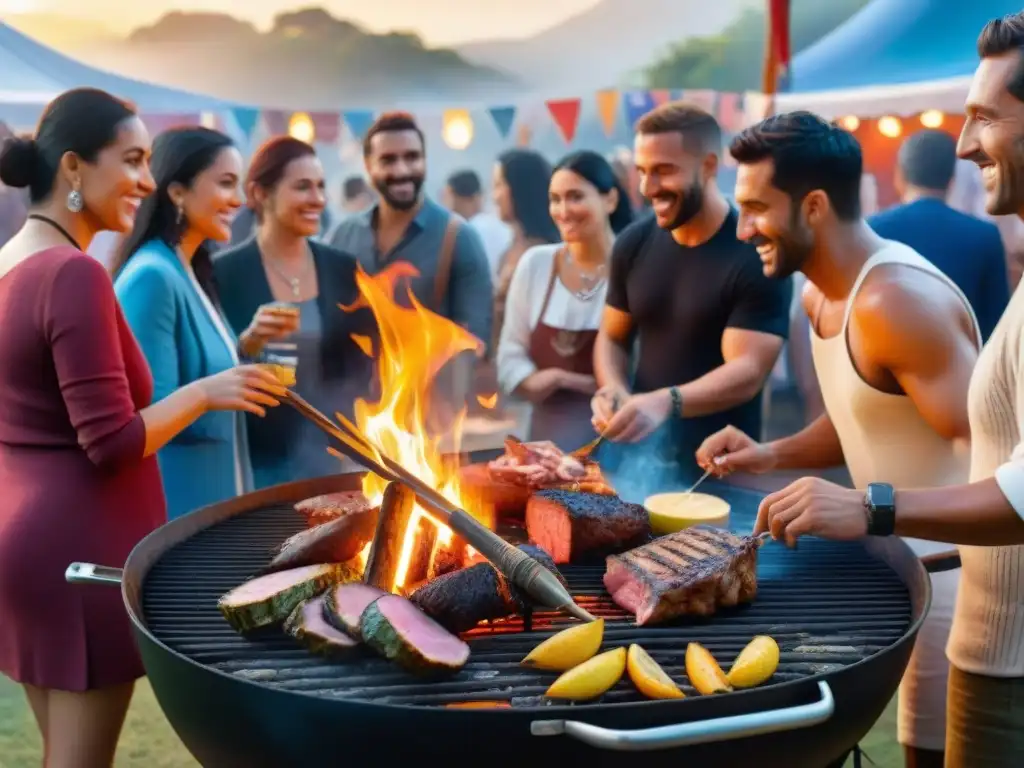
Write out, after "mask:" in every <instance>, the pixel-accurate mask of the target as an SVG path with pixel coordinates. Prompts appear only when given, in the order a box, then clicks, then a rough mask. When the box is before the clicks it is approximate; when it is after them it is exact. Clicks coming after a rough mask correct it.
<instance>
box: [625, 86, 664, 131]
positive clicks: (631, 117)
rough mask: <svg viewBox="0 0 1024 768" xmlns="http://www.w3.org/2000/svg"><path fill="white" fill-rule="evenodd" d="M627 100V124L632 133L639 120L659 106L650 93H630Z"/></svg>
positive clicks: (627, 94)
mask: <svg viewBox="0 0 1024 768" xmlns="http://www.w3.org/2000/svg"><path fill="white" fill-rule="evenodd" d="M625 100H626V124H627V125H628V126H629V130H631V131H632V130H633V129H634V128H635V127H636V121H637V120H639V119H640V118H641V117H643V116H644V115H646V114H647V113H648V112H650V111H651V110H652V109H654V107H655V106H657V105H656V104H655V103H654V98H653V97H652V96H651V92H650V91H628V92H627V93H626V98H625Z"/></svg>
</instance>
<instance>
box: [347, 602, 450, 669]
mask: <svg viewBox="0 0 1024 768" xmlns="http://www.w3.org/2000/svg"><path fill="white" fill-rule="evenodd" d="M359 625H360V628H361V632H362V637H363V642H365V643H366V644H367V645H368V646H370V647H371V648H373V649H374V650H375V651H377V653H379V654H380V655H381V656H383V657H384V658H386V659H389V660H391V661H394V662H395V663H397V664H398V665H399V666H401V667H402V668H403V669H405V670H406V671H408V672H412V673H413V674H417V675H433V674H438V673H442V672H457V671H458V670H460V669H462V668H463V667H464V666H465V665H466V662H467V661H469V646H468V645H466V643H464V642H463V641H462V640H460V639H459V638H458V637H456V636H455V635H453V634H452V633H451V632H449V631H448V630H446V629H445V628H444V627H442V626H441V625H440V624H438V623H437V622H436V621H434V620H433V619H432V618H430V617H429V616H427V615H426V614H425V613H423V611H421V610H420V609H419V608H417V607H416V606H415V605H413V604H412V603H411V602H409V601H408V600H406V599H405V598H404V597H399V596H398V595H385V596H384V597H381V598H378V599H377V600H374V601H373V602H372V603H370V604H369V605H368V606H367V607H366V610H365V611H363V615H362V618H361V619H360V621H359Z"/></svg>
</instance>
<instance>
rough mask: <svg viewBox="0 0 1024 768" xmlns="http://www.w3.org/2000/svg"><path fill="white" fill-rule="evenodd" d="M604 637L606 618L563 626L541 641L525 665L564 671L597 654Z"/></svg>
mask: <svg viewBox="0 0 1024 768" xmlns="http://www.w3.org/2000/svg"><path fill="white" fill-rule="evenodd" d="M603 638H604V619H598V620H597V621H588V622H587V623H586V624H579V625H577V626H575V627H570V628H569V629H563V630H562V631H561V632H559V633H558V634H556V635H552V636H551V637H549V638H548V639H547V640H545V641H544V642H543V643H541V644H540V645H538V646H537V647H536V648H534V649H533V650H532V651H530V653H529V655H528V656H527V657H526V658H525V659H523V661H522V664H523V666H524V667H533V668H534V669H548V670H553V671H555V672H564V671H565V670H567V669H572V668H573V667H575V666H576V665H577V664H582V663H583V662H584V661H586V660H587V659H589V658H591V657H593V655H594V654H595V653H597V651H598V650H599V649H600V648H601V640H602V639H603Z"/></svg>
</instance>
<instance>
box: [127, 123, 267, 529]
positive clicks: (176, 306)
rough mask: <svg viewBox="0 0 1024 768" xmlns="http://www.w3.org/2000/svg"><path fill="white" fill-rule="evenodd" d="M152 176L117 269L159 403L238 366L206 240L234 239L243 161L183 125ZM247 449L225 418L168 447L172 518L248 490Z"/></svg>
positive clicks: (238, 425) (208, 133) (162, 455)
mask: <svg viewBox="0 0 1024 768" xmlns="http://www.w3.org/2000/svg"><path fill="white" fill-rule="evenodd" d="M151 169H152V173H153V178H154V180H155V182H156V185H157V188H156V191H155V192H154V193H153V194H152V195H151V196H150V197H149V198H147V199H146V200H145V201H144V202H143V204H142V206H141V207H140V209H139V213H138V215H137V217H136V221H135V227H134V229H133V230H132V233H131V235H130V236H129V237H128V239H127V240H126V241H125V243H124V245H123V247H122V250H121V253H120V254H119V256H118V260H117V262H116V263H115V264H114V265H113V271H114V274H115V281H114V289H115V291H116V292H117V296H118V299H119V300H120V302H121V306H122V308H123V310H124V314H125V317H126V318H127V320H128V323H129V325H130V326H131V328H132V331H133V332H134V334H135V337H136V338H137V339H138V341H139V345H140V346H141V347H142V351H143V354H145V356H146V360H147V361H148V362H149V366H150V368H151V369H152V371H153V379H154V383H155V393H154V400H160V399H161V398H164V397H166V396H167V395H168V394H170V393H171V392H173V391H175V390H176V389H179V388H180V387H182V386H184V385H186V384H189V383H190V382H192V381H195V380H197V379H201V378H204V377H206V376H210V375H213V374H216V373H219V372H221V371H224V370H227V369H230V368H233V367H235V366H237V365H238V362H239V361H238V352H237V347H238V340H237V338H236V337H235V335H234V333H233V332H232V331H231V329H230V327H229V326H228V324H227V323H226V322H225V321H224V318H223V316H222V314H221V311H220V308H219V302H218V300H217V291H216V287H215V285H214V283H213V270H212V263H211V258H210V254H209V251H208V248H207V246H205V245H204V243H206V242H207V241H210V240H214V241H221V242H226V241H228V240H229V239H230V237H231V221H232V219H233V218H234V215H235V213H236V212H237V211H238V209H239V208H240V207H241V199H240V194H239V180H240V177H241V173H242V157H241V155H240V154H239V152H238V150H237V149H236V148H235V147H234V145H233V144H232V142H231V140H230V139H229V138H228V137H227V136H225V135H223V134H221V133H219V132H217V131H212V130H209V129H206V128H181V129H175V130H171V131H167V132H165V133H163V134H161V135H160V136H158V137H157V139H156V141H154V143H153V155H152V161H151ZM268 400H269V398H268ZM275 402H276V401H273V400H270V402H267V403H265V404H267V405H271V404H274V403H275ZM243 410H250V411H253V409H252V408H245V407H243ZM260 411H261V409H258V408H257V409H256V411H254V412H256V413H257V414H258V415H259V414H260ZM247 446H248V443H247V440H246V439H245V421H244V419H243V418H242V417H241V414H240V413H239V412H237V411H236V412H229V411H223V412H213V413H208V414H206V415H204V416H202V417H201V418H199V419H197V420H196V421H195V423H194V424H193V425H192V426H191V427H189V428H187V429H185V430H184V431H183V432H182V433H181V434H180V435H178V437H176V438H174V439H173V440H172V441H171V442H169V443H168V444H167V445H166V446H165V447H164V448H162V449H161V450H160V451H159V452H158V454H157V459H158V460H159V462H160V470H161V474H162V475H163V481H164V492H165V493H166V495H167V513H168V517H170V518H172V519H173V518H175V517H178V516H180V515H183V514H185V513H187V512H191V511H193V510H196V509H199V508H201V507H204V506H206V505H208V504H213V503H215V502H218V501H223V500H225V499H229V498H233V497H234V496H236V495H238V494H240V493H245V492H247V491H249V490H251V489H252V469H251V465H250V462H249V457H248V450H247Z"/></svg>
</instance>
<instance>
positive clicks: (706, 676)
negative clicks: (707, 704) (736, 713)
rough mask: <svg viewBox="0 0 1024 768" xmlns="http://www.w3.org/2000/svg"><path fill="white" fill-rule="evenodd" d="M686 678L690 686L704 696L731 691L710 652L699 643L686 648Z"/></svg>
mask: <svg viewBox="0 0 1024 768" xmlns="http://www.w3.org/2000/svg"><path fill="white" fill-rule="evenodd" d="M686 676H687V677H688V678H690V685H692V686H693V687H694V688H696V689H697V691H698V692H700V693H703V694H705V695H707V694H709V693H723V692H725V691H731V690H732V686H731V685H729V681H728V680H727V679H726V677H725V673H724V672H723V671H722V668H721V667H720V666H718V662H717V661H715V657H714V656H712V655H711V651H709V650H708V649H707V648H705V647H704V646H703V645H701V644H700V643H690V644H689V645H687V646H686Z"/></svg>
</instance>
